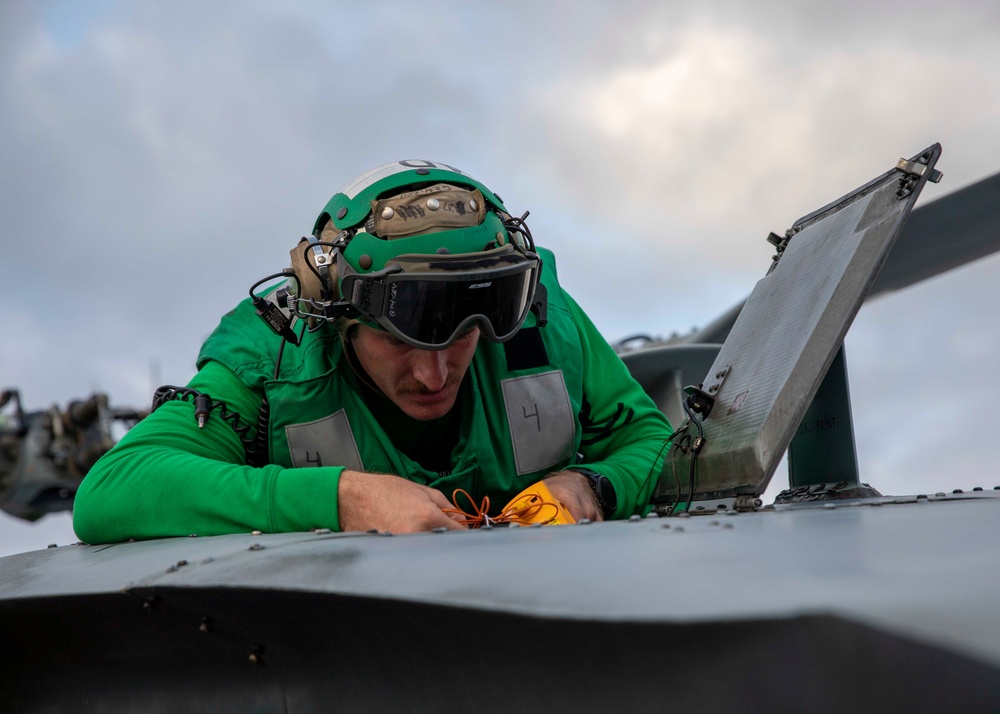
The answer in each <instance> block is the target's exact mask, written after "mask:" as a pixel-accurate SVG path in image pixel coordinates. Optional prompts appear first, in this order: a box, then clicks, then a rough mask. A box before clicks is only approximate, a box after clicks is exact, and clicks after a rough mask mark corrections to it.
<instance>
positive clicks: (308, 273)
mask: <svg viewBox="0 0 1000 714" xmlns="http://www.w3.org/2000/svg"><path fill="white" fill-rule="evenodd" d="M309 244H310V241H309V239H308V238H301V239H300V240H299V243H298V245H296V246H295V247H294V248H292V250H291V251H289V255H290V256H291V259H292V271H293V272H294V273H295V278H296V280H298V283H299V295H298V297H299V298H302V299H303V300H322V299H323V298H324V296H323V288H324V287H325V288H326V291H327V296H326V299H333V300H339V299H340V295H339V291H338V290H337V264H336V253H335V251H334V250H333V249H332V248H330V247H329V246H319V249H320V250H322V251H323V253H324V254H325V255H327V256H329V255H330V253H331V252H333V253H334V261H333V262H331V264H330V265H329V266H327V267H328V271H327V275H328V278H327V280H326V281H325V282H326V283H327V284H326V285H325V286H324V285H323V282H324V281H323V280H321V279H320V274H321V272H322V271H321V270H320V268H319V266H317V265H316V254H315V253H314V252H313V251H312V250H311V249H309V247H308V246H309ZM306 261H308V263H307V262H306Z"/></svg>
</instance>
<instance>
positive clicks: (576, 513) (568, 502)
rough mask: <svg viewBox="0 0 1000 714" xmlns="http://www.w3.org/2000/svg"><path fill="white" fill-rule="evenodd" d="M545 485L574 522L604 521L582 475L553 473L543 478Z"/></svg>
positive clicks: (591, 490)
mask: <svg viewBox="0 0 1000 714" xmlns="http://www.w3.org/2000/svg"><path fill="white" fill-rule="evenodd" d="M545 485H546V486H548V487H549V491H551V492H552V495H553V496H555V497H556V500H558V501H560V502H562V504H563V505H564V506H566V510H568V511H569V512H570V515H571V516H573V518H575V519H576V520H578V521H579V520H580V519H582V518H589V519H590V520H592V521H603V520H604V514H603V513H601V507H600V505H599V504H598V503H597V496H596V495H595V494H594V490H593V489H592V488H591V487H590V483H589V482H588V481H587V477H586V476H584V475H583V474H581V473H579V472H577V471H555V472H553V473H551V474H549V475H548V476H546V477H545Z"/></svg>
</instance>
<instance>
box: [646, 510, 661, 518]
mask: <svg viewBox="0 0 1000 714" xmlns="http://www.w3.org/2000/svg"><path fill="white" fill-rule="evenodd" d="M659 517H660V514H659V513H657V512H656V511H650V512H649V513H647V514H646V518H659Z"/></svg>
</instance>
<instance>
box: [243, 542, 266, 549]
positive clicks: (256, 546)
mask: <svg viewBox="0 0 1000 714" xmlns="http://www.w3.org/2000/svg"><path fill="white" fill-rule="evenodd" d="M247 550H264V546H262V545H261V544H260V543H254V544H253V545H252V546H250V547H249V548H247Z"/></svg>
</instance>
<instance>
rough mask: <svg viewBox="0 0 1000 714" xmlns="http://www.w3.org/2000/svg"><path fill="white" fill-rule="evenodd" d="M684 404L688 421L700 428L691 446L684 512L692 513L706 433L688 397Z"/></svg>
mask: <svg viewBox="0 0 1000 714" xmlns="http://www.w3.org/2000/svg"><path fill="white" fill-rule="evenodd" d="M682 405H683V407H684V412H685V413H686V414H687V416H688V421H689V422H690V423H693V424H694V425H695V428H696V429H697V430H698V438H697V439H695V440H694V443H693V444H692V446H691V447H690V451H691V469H690V471H689V473H688V499H687V503H685V504H684V512H685V513H690V511H691V501H693V500H694V481H695V473H696V471H697V467H698V454H700V453H701V448H702V446H704V441H705V436H704V435H705V432H704V430H703V429H702V427H701V422H699V421H698V420H697V419H696V418H695V415H694V414H693V413H692V412H691V408H690V407H689V406H688V403H687V400H686V399H685V400H684V401H683V402H682Z"/></svg>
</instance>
